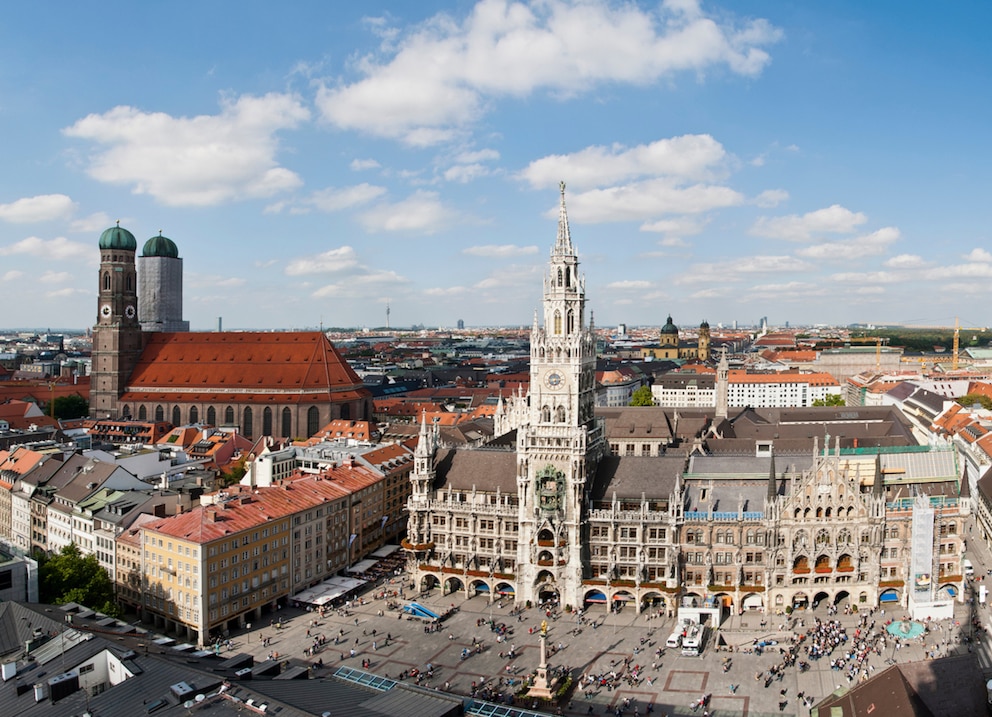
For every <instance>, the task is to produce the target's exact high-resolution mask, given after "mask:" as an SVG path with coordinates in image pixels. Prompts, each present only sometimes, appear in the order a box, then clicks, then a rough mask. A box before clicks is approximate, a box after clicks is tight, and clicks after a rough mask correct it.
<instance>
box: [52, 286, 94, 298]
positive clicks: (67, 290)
mask: <svg viewBox="0 0 992 717" xmlns="http://www.w3.org/2000/svg"><path fill="white" fill-rule="evenodd" d="M89 294H90V292H89V291H87V290H86V289H74V288H72V287H71V286H65V287H63V288H61V289H54V290H53V291H47V292H45V298H46V299H70V298H72V297H73V296H89Z"/></svg>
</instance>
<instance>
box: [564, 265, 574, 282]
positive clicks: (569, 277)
mask: <svg viewBox="0 0 992 717" xmlns="http://www.w3.org/2000/svg"><path fill="white" fill-rule="evenodd" d="M571 285H572V269H571V267H567V266H566V267H565V286H571Z"/></svg>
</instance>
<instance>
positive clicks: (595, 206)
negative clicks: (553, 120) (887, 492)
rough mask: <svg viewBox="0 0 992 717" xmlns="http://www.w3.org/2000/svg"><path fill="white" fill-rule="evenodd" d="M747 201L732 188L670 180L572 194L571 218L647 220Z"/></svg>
mask: <svg viewBox="0 0 992 717" xmlns="http://www.w3.org/2000/svg"><path fill="white" fill-rule="evenodd" d="M743 202H744V196H743V195H742V194H741V193H740V192H737V191H735V190H733V189H730V188H729V187H721V186H717V185H712V184H694V185H691V186H688V187H681V186H678V185H676V184H675V183H673V182H672V181H671V180H669V179H651V180H647V181H644V182H638V183H635V184H628V185H625V186H619V187H609V188H606V189H594V190H592V191H589V192H584V193H582V194H575V195H570V196H569V199H568V205H569V210H568V215H569V218H570V219H574V220H576V221H578V222H586V223H589V224H596V223H601V222H616V221H645V220H648V219H653V218H654V217H657V216H659V215H661V214H699V213H702V212H707V211H709V210H711V209H718V208H721V207H733V206H739V205H740V204H742V203H743ZM557 214H558V210H557V208H555V209H554V210H551V211H550V212H549V216H551V215H554V216H557Z"/></svg>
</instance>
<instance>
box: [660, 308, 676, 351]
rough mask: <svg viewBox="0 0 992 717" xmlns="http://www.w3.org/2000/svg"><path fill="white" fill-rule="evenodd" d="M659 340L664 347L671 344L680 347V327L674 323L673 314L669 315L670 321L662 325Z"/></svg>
mask: <svg viewBox="0 0 992 717" xmlns="http://www.w3.org/2000/svg"><path fill="white" fill-rule="evenodd" d="M658 341H659V343H660V344H661V347H662V348H668V347H671V346H674V347H676V348H678V345H679V327H678V326H676V325H675V324H673V323H672V315H671V314H669V315H668V321H667V322H666V323H665V325H664V326H662V327H661V331H659V332H658Z"/></svg>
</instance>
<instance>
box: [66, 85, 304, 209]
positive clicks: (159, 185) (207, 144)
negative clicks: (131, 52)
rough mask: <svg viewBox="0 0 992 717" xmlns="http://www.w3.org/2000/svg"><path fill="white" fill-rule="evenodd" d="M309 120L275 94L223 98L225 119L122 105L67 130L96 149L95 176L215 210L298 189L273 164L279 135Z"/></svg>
mask: <svg viewBox="0 0 992 717" xmlns="http://www.w3.org/2000/svg"><path fill="white" fill-rule="evenodd" d="M309 117H310V113H309V111H308V110H307V109H306V108H305V107H304V106H303V104H302V103H301V101H300V100H299V98H297V97H294V96H292V95H285V94H276V93H270V94H267V95H264V96H262V97H253V96H250V95H242V96H241V97H239V98H237V99H236V100H228V99H224V100H222V102H221V112H220V114H217V115H199V116H196V117H172V116H170V115H168V114H165V113H164V112H142V111H141V110H139V109H137V108H134V107H127V106H119V107H115V108H113V109H111V110H109V111H108V112H105V113H103V114H91V115H88V116H86V117H84V118H83V119H81V120H78V121H77V122H76V123H75V124H73V125H72V126H70V127H67V128H66V129H64V130H63V132H64V133H65V134H66V135H67V136H69V137H77V138H80V139H86V140H90V141H92V142H94V143H95V144H96V145H98V146H99V148H98V149H96V150H95V151H94V153H93V154H92V155H91V157H90V158H89V166H88V169H87V172H88V173H89V175H90V176H91V177H93V178H94V179H97V180H98V181H101V182H106V183H109V184H120V185H127V186H130V187H131V191H132V192H134V193H135V194H148V195H151V196H152V197H154V198H155V199H157V200H158V201H159V202H161V203H163V204H166V205H169V206H211V205H216V204H222V203H224V202H230V201H235V200H239V199H254V198H263V197H270V196H272V195H274V194H277V193H279V192H283V191H287V190H290V189H295V188H296V187H299V186H300V185H301V184H302V181H301V180H300V178H299V177H298V176H297V175H296V174H295V173H294V172H292V171H290V170H288V169H286V168H285V167H281V166H279V164H278V162H277V161H276V154H277V151H278V149H279V142H278V140H277V138H276V133H277V132H279V131H280V130H284V129H292V128H294V127H296V126H298V125H299V124H300V123H301V122H305V121H307V120H308V119H309Z"/></svg>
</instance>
